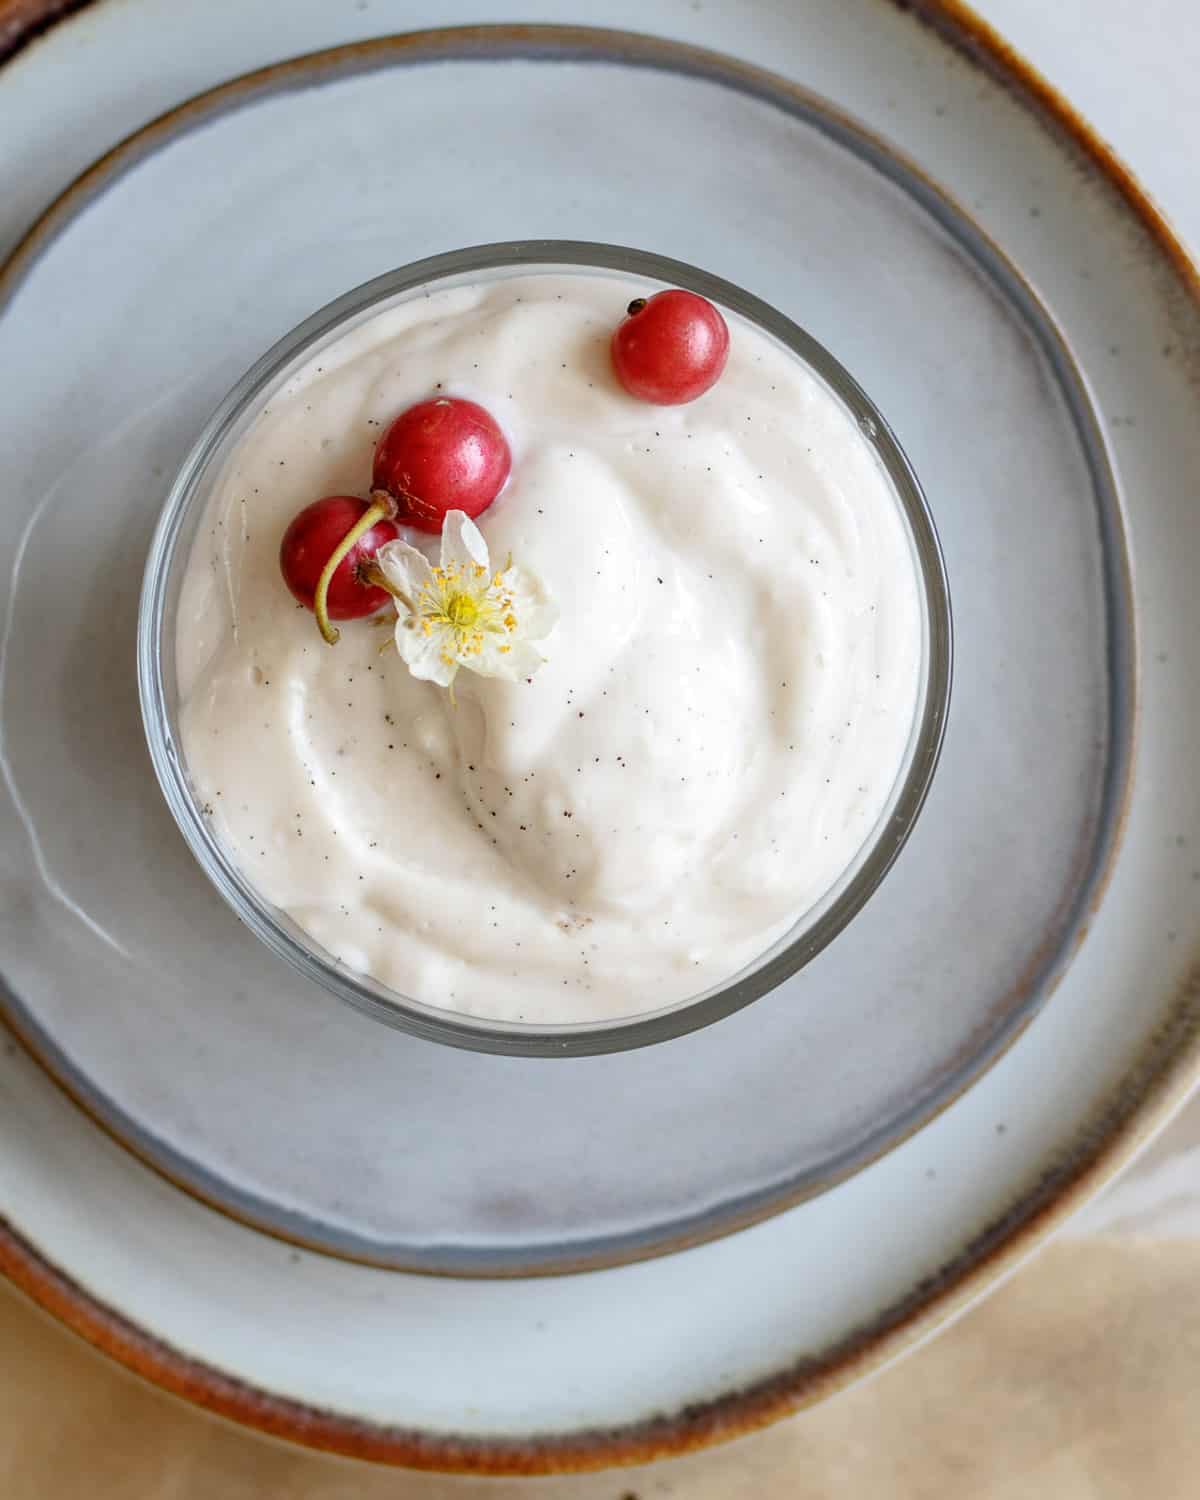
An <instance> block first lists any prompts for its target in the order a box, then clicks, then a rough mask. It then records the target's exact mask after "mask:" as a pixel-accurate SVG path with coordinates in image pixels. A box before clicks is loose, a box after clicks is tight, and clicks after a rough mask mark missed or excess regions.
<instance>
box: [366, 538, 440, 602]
mask: <svg viewBox="0 0 1200 1500" xmlns="http://www.w3.org/2000/svg"><path fill="white" fill-rule="evenodd" d="M375 559H376V561H377V562H378V564H379V566H380V568H381V569H382V571H383V576H384V577H385V578H386V579H387V581H388V582H389V583H390V584H391V586H392V587H393V588H394V589H399V590H400V592H401V593H402V594H404V595H405V597H406V599H407V600H408V601H410V602H411V603H412V604H414V605H415V604H416V601H417V597H418V595H419V594H420V593H421V591H422V589H425V588H429V587H431V586H432V584H433V569H432V568H431V567H430V566H429V560H428V558H427V557H426V556H425V554H424V553H423V552H418V551H417V549H416V548H415V547H410V546H409V544H408V543H407V542H401V541H395V542H385V543H384V544H383V546H382V547H380V549H379V551H378V552H377V553H376V554H375Z"/></svg>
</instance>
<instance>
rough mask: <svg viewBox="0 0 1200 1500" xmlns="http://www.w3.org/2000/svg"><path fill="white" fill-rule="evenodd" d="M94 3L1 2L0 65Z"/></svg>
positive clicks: (60, 0) (56, 0)
mask: <svg viewBox="0 0 1200 1500" xmlns="http://www.w3.org/2000/svg"><path fill="white" fill-rule="evenodd" d="M92 3H94V0H0V63H4V62H7V61H8V59H9V58H10V57H14V56H15V55H16V54H17V53H18V52H19V51H20V50H21V48H22V47H26V46H28V44H29V43H30V42H32V41H33V40H34V38H35V37H38V36H40V35H41V34H42V32H43V31H49V30H50V28H51V26H53V25H54V24H55V22H56V21H64V20H66V18H67V17H68V16H70V15H73V14H74V13H75V12H76V11H77V10H83V8H84V7H85V6H87V5H90V4H92Z"/></svg>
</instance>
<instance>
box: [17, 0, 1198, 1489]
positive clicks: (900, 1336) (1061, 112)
mask: <svg viewBox="0 0 1200 1500" xmlns="http://www.w3.org/2000/svg"><path fill="white" fill-rule="evenodd" d="M886 3H889V4H892V5H894V6H896V7H897V8H898V9H900V10H903V11H907V12H910V13H912V14H913V15H914V16H915V17H916V18H917V19H918V20H920V21H921V22H923V23H924V24H927V25H929V26H930V27H931V28H932V29H934V30H935V31H936V32H937V33H938V35H939V36H940V37H941V38H942V39H943V40H944V41H945V42H946V43H947V44H948V45H950V46H952V47H953V48H955V49H956V50H958V51H960V52H961V53H963V54H964V55H965V56H967V57H968V58H969V59H970V60H971V61H972V62H974V63H975V64H976V65H978V66H980V67H981V68H983V69H984V70H985V71H986V72H987V73H988V74H989V75H990V76H993V77H995V78H997V79H998V80H999V81H1000V82H1002V83H1003V84H1005V86H1007V87H1009V88H1010V89H1011V91H1012V92H1013V93H1014V95H1015V96H1016V97H1017V98H1018V100H1019V101H1020V102H1022V103H1024V104H1025V105H1026V107H1029V108H1031V109H1032V110H1033V111H1034V112H1035V113H1036V114H1037V115H1038V116H1039V118H1040V119H1041V120H1042V122H1043V123H1044V124H1047V125H1048V126H1049V127H1050V128H1052V129H1057V130H1059V131H1061V132H1062V133H1064V134H1065V135H1066V136H1067V137H1068V138H1069V139H1070V140H1071V141H1073V142H1074V144H1075V146H1076V147H1077V148H1078V149H1079V151H1080V152H1081V153H1082V155H1083V156H1084V157H1085V158H1087V159H1088V160H1090V161H1091V163H1092V164H1093V165H1094V166H1096V167H1098V168H1099V170H1100V172H1101V173H1102V175H1103V176H1104V177H1105V178H1106V179H1107V180H1108V182H1109V183H1110V185H1111V186H1112V187H1114V188H1115V189H1116V191H1117V192H1118V193H1119V195H1120V196H1121V197H1122V198H1123V199H1124V200H1125V202H1126V203H1127V205H1128V206H1129V208H1130V209H1131V210H1132V211H1133V213H1134V215H1135V216H1136V217H1137V218H1138V219H1139V220H1140V221H1141V222H1142V224H1143V226H1144V227H1145V229H1146V230H1147V231H1148V233H1149V234H1150V236H1151V237H1152V239H1154V240H1155V241H1156V242H1157V244H1158V246H1159V248H1160V249H1161V250H1162V251H1163V253H1164V254H1165V256H1166V257H1167V259H1168V261H1169V262H1170V264H1171V266H1172V268H1173V269H1174V270H1175V272H1176V274H1177V275H1178V276H1179V278H1180V280H1181V281H1182V282H1183V284H1184V286H1185V288H1186V289H1187V291H1188V293H1189V294H1190V296H1191V297H1192V298H1193V300H1195V301H1196V302H1198V303H1200V271H1198V270H1197V268H1196V267H1195V265H1194V264H1193V263H1192V261H1191V259H1190V257H1189V256H1188V254H1187V252H1186V251H1185V249H1184V248H1183V246H1182V244H1181V243H1180V241H1179V239H1178V237H1177V236H1176V235H1175V233H1174V231H1173V229H1172V228H1171V227H1170V225H1169V224H1168V222H1167V221H1166V219H1165V218H1164V217H1163V215H1162V214H1161V213H1160V212H1159V210H1158V209H1157V208H1156V207H1155V205H1154V204H1153V203H1152V202H1151V200H1150V199H1149V197H1148V196H1147V195H1146V193H1145V191H1144V190H1143V189H1142V187H1141V185H1140V184H1139V183H1138V182H1137V180H1136V179H1135V178H1134V176H1133V175H1132V173H1130V172H1129V170H1128V168H1127V167H1125V165H1124V164H1123V163H1122V162H1121V161H1120V160H1119V159H1118V158H1117V157H1116V156H1115V154H1114V153H1113V152H1112V151H1111V149H1110V148H1109V147H1108V146H1107V145H1106V144H1105V143H1104V142H1103V141H1102V140H1101V139H1100V138H1099V137H1098V136H1097V135H1096V134H1095V132H1094V131H1093V130H1092V129H1091V127H1090V126H1089V125H1087V124H1086V122H1085V121H1084V120H1083V118H1082V117H1081V116H1080V115H1079V114H1078V112H1077V111H1076V110H1075V109H1074V108H1073V107H1072V106H1071V105H1070V104H1068V103H1067V101H1066V100H1065V99H1063V98H1062V97H1061V96H1060V95H1059V94H1058V93H1057V92H1056V91H1055V90H1054V89H1053V88H1052V87H1051V86H1050V84H1049V83H1048V82H1047V81H1046V80H1045V79H1044V78H1043V77H1042V76H1041V74H1040V73H1038V72H1036V71H1035V70H1034V69H1032V68H1031V67H1030V66H1029V64H1028V63H1027V62H1025V60H1024V59H1023V58H1022V57H1020V55H1019V54H1018V53H1017V52H1016V51H1015V50H1014V49H1013V48H1012V47H1011V46H1009V44H1008V43H1007V42H1005V41H1004V40H1003V39H1002V38H1001V37H1000V36H999V34H998V33H997V32H996V31H995V30H994V29H993V28H992V27H991V26H989V25H988V24H987V23H986V22H984V21H983V20H982V19H981V18H980V17H979V16H977V15H976V14H975V12H974V11H973V10H971V9H970V8H969V7H968V6H967V5H965V4H963V3H962V0H886ZM1198 1074H1200V971H1197V972H1196V973H1194V974H1193V975H1192V976H1191V978H1190V979H1189V980H1188V981H1187V982H1186V983H1185V985H1184V986H1183V989H1182V991H1181V992H1180V993H1179V994H1178V995H1177V996H1176V999H1175V1001H1174V1004H1173V1006H1172V1010H1171V1014H1170V1016H1169V1018H1168V1019H1167V1020H1166V1021H1165V1022H1164V1024H1163V1025H1162V1026H1161V1027H1160V1028H1159V1030H1158V1031H1157V1033H1156V1034H1155V1036H1154V1037H1153V1038H1152V1040H1151V1041H1150V1043H1149V1044H1148V1045H1147V1046H1146V1047H1145V1048H1144V1049H1143V1051H1142V1053H1141V1055H1140V1056H1139V1058H1138V1060H1137V1062H1136V1063H1135V1065H1134V1067H1133V1068H1132V1069H1131V1071H1130V1073H1129V1074H1128V1075H1127V1077H1126V1079H1125V1080H1124V1081H1123V1083H1122V1085H1121V1086H1120V1087H1119V1088H1118V1090H1117V1091H1116V1092H1115V1094H1114V1095H1113V1096H1112V1097H1111V1098H1110V1099H1109V1100H1108V1101H1107V1105H1106V1106H1105V1107H1102V1108H1100V1109H1098V1110H1097V1111H1096V1113H1095V1115H1094V1117H1093V1123H1091V1124H1090V1125H1088V1126H1085V1127H1084V1128H1083V1129H1082V1130H1081V1132H1080V1134H1079V1136H1078V1137H1077V1139H1076V1142H1075V1145H1074V1147H1073V1148H1072V1150H1071V1151H1070V1152H1069V1153H1068V1154H1067V1155H1066V1156H1065V1158H1064V1159H1063V1161H1062V1162H1061V1164H1060V1165H1059V1166H1058V1167H1056V1168H1054V1169H1052V1170H1051V1171H1049V1172H1046V1173H1044V1174H1043V1175H1042V1176H1041V1177H1040V1178H1039V1179H1038V1180H1037V1181H1035V1182H1034V1183H1032V1184H1031V1186H1030V1189H1029V1191H1028V1192H1027V1194H1026V1195H1025V1197H1024V1198H1022V1199H1021V1200H1020V1201H1019V1202H1018V1203H1017V1204H1016V1205H1014V1206H1013V1207H1012V1208H1010V1210H1009V1211H1008V1212H1007V1213H1006V1214H1004V1215H1003V1216H1001V1218H1000V1219H998V1220H997V1221H996V1222H995V1223H993V1224H992V1225H991V1226H989V1227H988V1228H987V1229H985V1230H984V1231H982V1232H981V1233H980V1234H978V1235H977V1236H976V1237H975V1238H974V1239H973V1240H972V1241H971V1242H970V1243H969V1244H968V1245H967V1246H966V1247H965V1248H964V1249H963V1250H962V1251H961V1252H960V1253H959V1254H958V1255H957V1256H956V1257H955V1258H954V1259H953V1260H952V1261H950V1262H949V1263H948V1264H947V1265H945V1266H943V1267H942V1268H941V1269H940V1270H939V1271H938V1272H937V1273H936V1274H935V1275H933V1276H931V1277H929V1278H928V1279H927V1280H925V1281H923V1282H921V1283H919V1284H918V1285H917V1286H916V1287H915V1288H914V1289H913V1291H912V1292H911V1293H909V1294H908V1296H906V1297H905V1298H904V1299H902V1300H901V1301H900V1302H898V1303H897V1304H895V1305H894V1306H893V1307H892V1308H890V1309H889V1310H888V1311H887V1312H885V1313H884V1314H883V1315H882V1316H881V1317H880V1319H878V1320H877V1322H876V1324H875V1325H874V1326H873V1327H870V1328H866V1329H863V1330H860V1331H857V1332H855V1333H852V1334H851V1335H850V1336H848V1337H847V1338H846V1339H845V1340H842V1341H841V1342H840V1343H839V1344H838V1345H837V1346H835V1347H834V1348H832V1349H829V1350H827V1351H825V1353H824V1354H822V1355H821V1356H817V1357H814V1358H811V1359H805V1360H804V1361H802V1362H800V1363H799V1364H797V1365H795V1366H793V1367H792V1368H791V1369H789V1370H787V1371H784V1372H782V1373H780V1374H778V1375H775V1376H772V1377H771V1378H770V1379H769V1380H767V1381H764V1382H761V1383H759V1384H757V1385H755V1386H752V1387H748V1388H746V1389H745V1390H743V1391H740V1392H737V1393H735V1394H733V1395H729V1396H723V1397H719V1398H717V1399H716V1400H714V1401H711V1402H706V1403H703V1404H698V1405H694V1406H690V1407H686V1408H684V1409H683V1410H682V1411H681V1412H679V1413H677V1414H676V1415H674V1416H662V1417H658V1418H654V1419H652V1420H651V1421H649V1422H647V1423H642V1424H638V1425H636V1426H633V1427H628V1428H622V1429H610V1430H597V1431H594V1432H583V1433H577V1434H572V1435H570V1436H567V1437H561V1436H558V1435H546V1436H543V1437H535V1438H530V1439H524V1440H516V1439H504V1440H499V1439H498V1440H493V1441H489V1440H476V1439H455V1438H452V1437H438V1438H429V1437H426V1436H424V1435H422V1434H420V1433H413V1432H410V1431H406V1430H404V1429H401V1428H394V1427H383V1426H376V1425H373V1424H368V1423H362V1422H358V1421H356V1420H354V1419H353V1418H349V1417H344V1416H340V1415H338V1414H336V1413H330V1412H325V1411H320V1410H318V1409H315V1408H311V1407H306V1406H304V1405H302V1404H300V1403H297V1402H293V1401H288V1400H284V1399H281V1398H278V1397H274V1396H271V1395H268V1394H266V1393H264V1392H260V1391H258V1390H256V1389H255V1388H253V1387H251V1386H248V1385H245V1384H243V1383H241V1382H239V1381H235V1380H233V1379H231V1378H230V1377H229V1376H227V1375H224V1374H223V1373H221V1372H220V1371H218V1370H215V1369H213V1368H211V1367H210V1366H207V1365H205V1364H203V1363H201V1362H200V1361H197V1360H194V1359H191V1358H189V1357H188V1356H187V1355H185V1354H183V1353H181V1352H180V1351H178V1350H175V1349H173V1348H172V1347H171V1346H170V1345H168V1344H166V1343H164V1342H162V1341H161V1340H158V1339H156V1338H154V1337H153V1336H152V1335H150V1334H147V1333H146V1332H145V1331H144V1330H142V1329H140V1328H138V1327H137V1325H136V1324H134V1323H132V1322H131V1321H129V1320H128V1319H126V1318H124V1317H123V1316H122V1315H121V1314H120V1313H118V1312H116V1311H114V1310H113V1309H111V1308H109V1307H107V1306H106V1305H105V1304H103V1303H101V1302H100V1301H98V1300H97V1299H95V1298H93V1297H92V1296H91V1295H90V1294H89V1293H88V1292H87V1291H86V1290H85V1289H83V1288H82V1287H80V1286H79V1285H78V1283H76V1282H74V1281H72V1280H71V1279H70V1278H68V1277H67V1276H65V1275H64V1274H63V1273H61V1272H60V1271H58V1270H57V1269H56V1268H55V1267H54V1266H52V1265H51V1264H50V1263H49V1262H48V1261H47V1260H46V1259H44V1258H43V1257H42V1256H41V1255H40V1254H39V1253H38V1252H37V1250H35V1249H34V1247H33V1246H31V1245H29V1244H28V1243H27V1242H26V1241H25V1240H24V1239H23V1238H22V1237H21V1236H20V1235H19V1234H18V1233H17V1232H16V1230H15V1229H14V1228H12V1226H10V1225H8V1224H7V1223H6V1222H5V1221H3V1220H0V1273H2V1274H4V1275H6V1276H7V1277H8V1278H9V1279H10V1280H11V1281H12V1282H13V1284H14V1285H16V1286H17V1287H18V1288H20V1289H21V1290H22V1291H24V1292H25V1293H26V1294H27V1295H28V1296H30V1297H31V1298H32V1299H33V1300H34V1301H35V1302H37V1303H38V1304H39V1305H40V1306H41V1307H42V1308H43V1309H44V1310H46V1311H47V1312H49V1313H50V1314H51V1315H52V1316H54V1317H56V1318H58V1319H59V1320H60V1321H61V1322H63V1323H64V1324H66V1325H67V1326H68V1327H69V1328H71V1329H73V1330H74V1331H75V1332H76V1333H77V1334H79V1335H80V1336H81V1337H82V1338H84V1339H85V1340H87V1341H88V1342H90V1343H91V1344H93V1345H94V1346H95V1347H96V1348H98V1349H100V1350H101V1351H102V1352H104V1353H107V1354H108V1355H110V1356H111V1357H112V1358H114V1359H116V1360H118V1361H119V1362H120V1363H122V1364H124V1365H125V1366H127V1367H128V1368H129V1369H131V1370H132V1371H134V1372H135V1373H136V1374H139V1375H141V1376H143V1377H144V1378H146V1379H148V1380H150V1381H152V1382H153V1383H155V1384H156V1385H158V1386H160V1387H162V1388H163V1389H165V1390H167V1391H169V1392H170V1393H172V1394H174V1395H176V1396H180V1397H182V1398H183V1399H185V1400H189V1401H191V1402H193V1403H195V1404H196V1405H199V1406H201V1407H204V1408H205V1409H207V1410H209V1411H211V1412H215V1413H217V1414H218V1415H222V1416H225V1417H228V1418H230V1419H231V1420H233V1421H235V1422H238V1423H240V1424H242V1425H244V1426H248V1427H251V1428H254V1429H256V1430H258V1431H261V1432H264V1433H268V1434H271V1435H273V1436H276V1437H281V1438H287V1439H290V1440H291V1441H294V1442H298V1443H302V1444H304V1445H306V1446H309V1447H312V1448H317V1449H322V1450H325V1451H329V1452H336V1453H340V1454H343V1455H346V1456H348V1457H356V1458H362V1459H368V1460H373V1461H375V1462H383V1463H390V1464H395V1465H400V1466H404V1467H409V1468H415V1469H432V1470H438V1471H443V1472H457V1473H473V1474H488V1475H501V1474H521V1475H527V1474H548V1473H567V1472H580V1471H583V1470H588V1469H599V1468H605V1467H608V1466H610V1465H617V1464H634V1463H644V1462H649V1461H651V1460H654V1459H660V1458H665V1457H669V1456H676V1455H679V1454H682V1453H685V1452H689V1451H692V1450H694V1449H697V1448H702V1447H705V1446H707V1445H709V1444H711V1443H715V1442H720V1441H724V1440H728V1439H732V1438H734V1437H738V1436H741V1435H744V1434H745V1433H748V1432H751V1431H753V1430H755V1429H757V1428H759V1427H763V1426H766V1425H767V1424H769V1423H771V1422H773V1421H776V1420H778V1419H779V1418H781V1417H783V1416H786V1415H789V1414H791V1413H793V1412H795V1411H797V1410H799V1409H800V1408H802V1407H804V1406H808V1405H811V1404H813V1403H815V1402H816V1401H819V1400H821V1399H822V1398H823V1397H825V1396H827V1395H830V1394H832V1393H833V1392H835V1391H837V1390H840V1389H842V1388H843V1387H845V1386H846V1385H849V1384H851V1383H852V1382H854V1381H855V1380H857V1379H860V1378H862V1377H864V1376H866V1375H868V1374H870V1373H871V1372H872V1371H874V1370H876V1369H878V1368H879V1367H880V1366H881V1365H883V1364H884V1363H885V1362H887V1361H889V1360H891V1359H894V1358H895V1357H897V1356H898V1355H899V1354H900V1353H902V1352H903V1351H904V1350H906V1349H908V1348H911V1347H913V1346H914V1345H915V1344H916V1343H918V1342H920V1340H921V1339H922V1338H924V1337H925V1336H927V1335H928V1334H930V1333H932V1332H933V1331H934V1330H936V1329H937V1328H938V1327H940V1326H941V1325H942V1324H943V1323H944V1322H945V1321H947V1320H948V1319H949V1318H951V1317H953V1316H954V1315H956V1314H957V1313H960V1312H962V1311H964V1310H965V1309H966V1308H967V1307H968V1306H970V1304H971V1303H972V1302H973V1301H975V1300H977V1299H978V1298H979V1297H980V1296H981V1295H982V1294H983V1292H984V1291H985V1289H987V1288H988V1287H989V1286H992V1285H994V1284H996V1283H997V1282H998V1281H999V1280H1000V1279H1001V1278H1003V1277H1004V1276H1005V1275H1007V1274H1009V1273H1011V1272H1012V1271H1014V1270H1015V1269H1016V1268H1017V1267H1018V1266H1019V1265H1020V1264H1021V1263H1022V1261H1023V1260H1024V1259H1026V1258H1027V1257H1028V1256H1029V1255H1031V1254H1032V1253H1033V1251H1034V1250H1035V1249H1036V1248H1037V1247H1038V1245H1039V1244H1040V1243H1041V1242H1042V1241H1043V1240H1044V1239H1045V1238H1046V1237H1047V1236H1048V1235H1049V1234H1050V1233H1051V1231H1052V1230H1053V1229H1054V1228H1055V1227H1056V1226H1057V1225H1058V1224H1059V1223H1060V1222H1061V1221H1062V1220H1063V1218H1065V1217H1066V1216H1067V1215H1068V1214H1069V1213H1071V1212H1072V1211H1073V1210H1074V1209H1076V1208H1078V1207H1079V1206H1080V1205H1081V1204H1082V1203H1083V1202H1084V1201H1086V1199H1087V1198H1088V1197H1090V1196H1091V1195H1092V1194H1093V1193H1094V1192H1095V1191H1096V1190H1097V1189H1098V1188H1099V1187H1101V1186H1102V1185H1103V1184H1104V1182H1105V1181H1107V1180H1108V1179H1109V1178H1110V1177H1111V1176H1112V1175H1114V1174H1115V1173H1116V1172H1117V1171H1119V1170H1120V1168H1121V1167H1122V1166H1123V1165H1124V1164H1125V1163H1126V1162H1127V1161H1128V1160H1129V1159H1130V1158H1131V1157H1132V1156H1133V1155H1134V1154H1135V1153H1136V1152H1137V1151H1138V1149H1139V1148H1140V1147H1141V1146H1142V1145H1144V1144H1145V1143H1146V1142H1147V1141H1148V1140H1149V1138H1150V1137H1151V1136H1152V1135H1153V1134H1154V1132H1155V1131H1156V1130H1157V1129H1158V1128H1159V1127H1160V1126H1161V1125H1163V1124H1165V1123H1166V1121H1167V1120H1168V1119H1169V1118H1170V1116H1171V1114H1172V1113H1173V1112H1174V1110H1175V1109H1176V1108H1178V1106H1179V1105H1180V1104H1182V1103H1183V1101H1184V1100H1185V1099H1186V1097H1187V1095H1188V1093H1189V1092H1190V1089H1191V1086H1192V1084H1193V1083H1194V1082H1195V1079H1196V1076H1197V1075H1198Z"/></svg>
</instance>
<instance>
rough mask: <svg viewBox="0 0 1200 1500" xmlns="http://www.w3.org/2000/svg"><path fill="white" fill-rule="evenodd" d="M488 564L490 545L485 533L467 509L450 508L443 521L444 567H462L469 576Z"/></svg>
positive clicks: (450, 569) (448, 570) (451, 569)
mask: <svg viewBox="0 0 1200 1500" xmlns="http://www.w3.org/2000/svg"><path fill="white" fill-rule="evenodd" d="M487 566H488V546H487V543H486V542H485V541H484V539H483V533H482V532H481V531H480V529H479V527H478V526H476V524H475V522H474V521H472V520H471V518H470V516H468V515H467V513H466V511H465V510H448V511H447V512H446V519H445V520H444V521H443V522H442V567H443V568H445V569H446V571H447V572H448V573H449V572H452V571H453V570H454V569H455V568H458V569H460V570H461V571H462V572H463V573H464V574H466V576H467V577H470V576H471V574H472V571H473V570H474V569H475V568H477V567H479V568H486V567H487Z"/></svg>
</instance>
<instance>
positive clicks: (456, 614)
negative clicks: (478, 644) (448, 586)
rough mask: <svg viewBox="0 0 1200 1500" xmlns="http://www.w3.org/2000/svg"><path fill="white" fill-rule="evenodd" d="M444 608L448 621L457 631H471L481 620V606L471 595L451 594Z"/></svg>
mask: <svg viewBox="0 0 1200 1500" xmlns="http://www.w3.org/2000/svg"><path fill="white" fill-rule="evenodd" d="M444 607H445V611H446V618H447V620H449V621H450V623H451V625H453V626H454V627H455V629H456V630H470V629H471V627H472V626H473V625H474V624H475V622H476V620H478V619H479V604H478V602H477V601H476V600H475V599H472V597H471V596H470V594H450V595H449V596H448V598H447V599H446V603H445V606H444Z"/></svg>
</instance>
